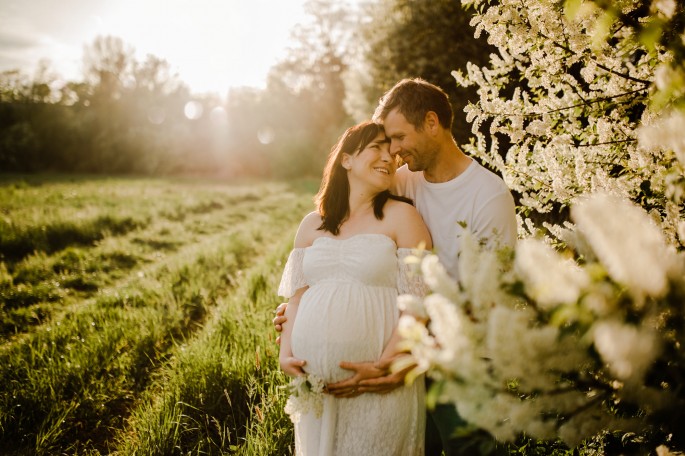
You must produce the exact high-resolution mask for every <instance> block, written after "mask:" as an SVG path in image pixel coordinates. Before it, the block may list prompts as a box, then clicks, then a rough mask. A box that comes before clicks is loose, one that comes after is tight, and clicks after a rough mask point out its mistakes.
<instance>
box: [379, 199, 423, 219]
mask: <svg viewBox="0 0 685 456" xmlns="http://www.w3.org/2000/svg"><path fill="white" fill-rule="evenodd" d="M383 209H384V212H385V213H386V214H387V215H388V216H389V217H405V216H412V215H414V214H418V211H417V210H416V208H415V207H414V205H413V204H412V202H411V200H410V199H406V198H405V199H393V198H388V201H387V202H386V203H385V207H384V208H383Z"/></svg>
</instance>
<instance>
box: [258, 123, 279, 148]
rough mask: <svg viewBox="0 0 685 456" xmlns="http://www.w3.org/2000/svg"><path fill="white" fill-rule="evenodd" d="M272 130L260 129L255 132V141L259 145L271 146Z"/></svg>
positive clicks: (268, 128) (267, 128)
mask: <svg viewBox="0 0 685 456" xmlns="http://www.w3.org/2000/svg"><path fill="white" fill-rule="evenodd" d="M274 136H275V135H274V130H273V128H271V127H262V128H260V129H259V131H257V139H258V140H259V142H260V143H262V144H264V145H266V144H271V143H272V142H273V140H274Z"/></svg>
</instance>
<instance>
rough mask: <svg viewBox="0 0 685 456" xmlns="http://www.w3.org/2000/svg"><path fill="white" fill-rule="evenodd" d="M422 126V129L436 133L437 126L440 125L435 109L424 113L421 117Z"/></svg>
mask: <svg viewBox="0 0 685 456" xmlns="http://www.w3.org/2000/svg"><path fill="white" fill-rule="evenodd" d="M423 127H424V130H426V131H428V132H430V133H433V134H437V133H438V128H439V127H440V119H438V115H437V114H436V113H435V111H428V112H427V113H426V117H425V118H424V119H423Z"/></svg>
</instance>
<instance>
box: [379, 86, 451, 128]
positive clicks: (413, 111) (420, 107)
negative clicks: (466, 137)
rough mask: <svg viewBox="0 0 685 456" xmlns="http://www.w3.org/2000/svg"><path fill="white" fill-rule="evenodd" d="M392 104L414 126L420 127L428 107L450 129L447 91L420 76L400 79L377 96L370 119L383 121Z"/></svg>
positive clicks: (449, 108) (391, 108) (444, 126)
mask: <svg viewBox="0 0 685 456" xmlns="http://www.w3.org/2000/svg"><path fill="white" fill-rule="evenodd" d="M395 108H398V111H399V113H400V114H402V115H403V116H404V117H405V118H406V119H407V121H408V122H409V123H410V124H412V125H413V126H414V128H416V129H417V130H421V129H423V121H424V120H425V118H426V114H427V113H428V112H429V111H433V112H435V113H436V114H437V116H438V121H439V122H440V125H442V126H443V128H445V129H447V130H451V129H452V121H453V119H454V113H453V112H452V105H450V102H449V98H448V96H447V94H446V93H445V92H444V91H443V90H442V89H441V88H440V87H438V86H436V85H434V84H431V83H430V82H428V81H425V80H423V79H421V78H413V79H402V80H401V81H400V82H398V83H397V84H395V86H394V87H393V88H392V89H390V90H388V91H387V92H386V93H385V95H383V96H382V97H381V99H380V100H379V102H378V107H377V108H376V112H374V114H373V119H374V120H375V121H376V122H383V120H385V118H386V117H387V116H388V113H389V112H390V111H392V110H393V109H395Z"/></svg>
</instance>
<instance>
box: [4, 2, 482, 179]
mask: <svg viewBox="0 0 685 456" xmlns="http://www.w3.org/2000/svg"><path fill="white" fill-rule="evenodd" d="M306 9H307V12H308V17H309V21H307V22H305V23H303V24H300V25H298V26H297V27H296V28H295V29H294V30H293V32H292V33H293V37H294V38H295V40H294V42H295V45H294V46H292V47H291V48H290V49H289V50H288V53H287V55H286V57H285V58H284V59H282V60H281V61H280V62H277V63H276V64H275V65H274V66H273V67H272V68H271V70H270V72H269V75H268V81H267V84H266V87H265V88H264V89H256V88H235V89H230V90H229V92H228V93H227V94H225V95H226V96H220V95H219V94H198V93H194V92H192V90H191V88H190V87H189V86H188V85H187V84H185V83H184V82H183V81H182V80H180V79H179V77H178V75H176V74H174V73H173V71H172V67H171V64H170V63H169V62H167V61H165V60H163V59H161V58H159V57H156V56H154V55H148V56H147V57H145V58H144V59H139V58H137V57H136V56H135V50H134V48H133V46H131V45H130V44H128V43H126V42H124V41H123V40H122V39H121V38H119V37H114V36H100V37H97V38H96V39H95V40H94V41H93V42H91V43H89V44H87V45H86V46H85V47H84V53H83V68H84V70H83V74H82V79H80V80H77V81H63V80H61V78H60V77H59V75H57V74H56V73H55V72H54V71H53V70H52V69H51V67H50V63H49V62H48V61H42V62H40V63H39V64H38V66H37V69H36V71H35V72H34V74H33V75H29V74H27V73H25V72H22V71H20V70H13V71H6V72H3V73H0V171H2V172H40V171H53V172H82V173H134V174H145V175H170V174H194V175H206V174H213V175H217V174H218V175H222V176H229V177H230V176H239V175H240V176H253V177H291V176H297V175H315V176H316V175H319V174H320V172H321V169H322V166H323V162H324V161H325V157H326V155H327V153H328V150H329V149H330V146H331V145H332V144H333V142H334V141H335V139H336V138H337V136H338V135H339V134H340V133H341V132H342V131H343V130H344V128H346V127H347V126H349V125H350V124H351V123H353V122H355V121H359V120H362V119H364V118H369V117H370V116H371V114H372V113H373V109H374V107H375V105H376V102H377V100H378V98H379V97H380V96H381V95H382V94H383V92H384V91H385V90H387V89H388V88H390V87H391V86H392V85H393V84H394V83H395V82H396V81H397V80H399V79H402V78H404V77H423V78H425V79H428V80H430V81H431V82H434V83H437V84H438V85H440V86H442V87H443V88H444V89H445V90H446V91H447V92H448V93H449V94H450V96H451V98H452V101H453V103H454V108H455V113H456V114H457V122H455V137H457V139H458V140H459V141H464V142H466V141H468V138H469V136H470V131H469V127H468V125H467V124H466V122H465V120H464V118H463V117H464V114H463V109H464V107H465V106H466V104H467V102H468V101H469V100H470V101H473V100H475V90H474V89H463V88H459V87H458V86H457V84H456V83H455V81H454V78H453V77H452V76H451V75H450V72H451V71H452V70H453V69H454V68H465V65H466V62H467V61H475V62H477V63H481V64H482V63H485V61H486V57H487V53H488V49H489V48H488V45H487V43H486V42H485V40H484V39H480V40H476V39H474V38H473V31H472V29H471V28H470V27H469V26H468V22H469V20H470V14H469V13H468V12H465V11H464V10H462V8H461V6H460V5H459V3H458V2H456V1H453V0H440V1H435V2H411V1H406V0H382V1H377V2H368V3H366V4H362V6H361V7H360V8H358V9H353V8H350V7H349V6H347V5H345V4H341V3H340V2H333V1H331V0H311V1H309V2H308V3H307V4H306ZM460 116H461V118H460Z"/></svg>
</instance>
